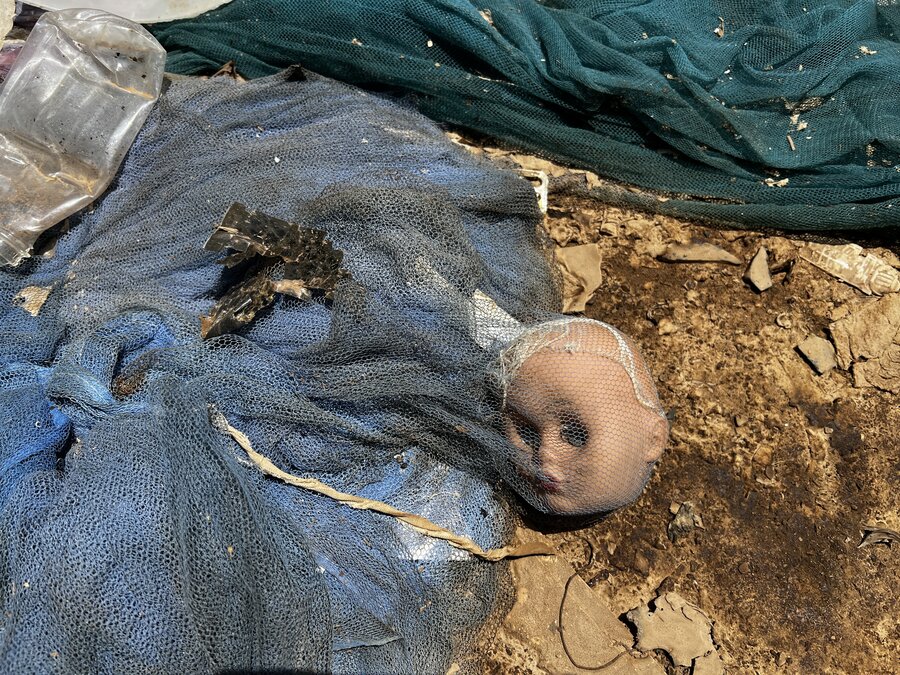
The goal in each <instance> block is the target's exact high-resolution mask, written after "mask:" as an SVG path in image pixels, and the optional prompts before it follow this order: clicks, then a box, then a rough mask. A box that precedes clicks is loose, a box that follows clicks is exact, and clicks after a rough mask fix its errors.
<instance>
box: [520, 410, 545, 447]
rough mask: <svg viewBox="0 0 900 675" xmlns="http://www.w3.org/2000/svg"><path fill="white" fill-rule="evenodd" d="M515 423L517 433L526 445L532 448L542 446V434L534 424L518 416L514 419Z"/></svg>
mask: <svg viewBox="0 0 900 675" xmlns="http://www.w3.org/2000/svg"><path fill="white" fill-rule="evenodd" d="M513 424H515V427H516V433H517V434H518V435H519V438H521V439H522V442H523V443H525V445H527V446H528V447H529V448H531V449H532V450H537V449H538V448H539V447H541V435H540V433H538V430H537V429H536V428H535V427H534V425H533V424H531V423H530V422H528V421H527V420H525V419H523V418H521V417H518V416H516V418H515V419H514V420H513Z"/></svg>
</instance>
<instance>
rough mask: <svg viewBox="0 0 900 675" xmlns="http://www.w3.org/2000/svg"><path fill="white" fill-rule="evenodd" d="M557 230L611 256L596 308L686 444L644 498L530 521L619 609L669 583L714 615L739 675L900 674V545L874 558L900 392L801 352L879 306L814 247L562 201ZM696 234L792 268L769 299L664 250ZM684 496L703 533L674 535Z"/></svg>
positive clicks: (890, 509) (899, 484) (897, 494)
mask: <svg viewBox="0 0 900 675" xmlns="http://www.w3.org/2000/svg"><path fill="white" fill-rule="evenodd" d="M547 222H548V226H549V229H550V231H551V232H553V233H554V236H555V238H556V239H557V243H560V244H564V245H573V244H581V243H588V242H597V243H598V244H599V245H600V247H601V249H602V257H603V263H602V271H603V282H602V285H601V287H600V289H599V290H598V292H597V293H596V294H595V296H594V299H593V301H592V302H591V303H590V304H589V306H588V309H587V311H586V312H585V313H586V315H587V316H590V317H593V318H597V319H602V320H605V321H609V322H610V323H613V324H615V325H616V326H618V327H619V328H621V329H622V330H623V331H625V332H627V333H629V334H630V335H632V336H633V337H634V338H635V339H636V340H637V342H638V343H639V344H640V346H641V347H642V349H643V350H644V352H645V355H646V357H647V360H648V362H649V363H650V364H651V368H652V369H653V370H654V372H655V374H656V375H657V376H658V387H659V392H660V396H661V398H662V401H663V404H664V406H665V407H666V408H667V410H669V411H670V419H671V421H672V433H671V441H670V444H669V447H668V449H667V452H666V454H665V456H664V458H663V461H662V462H661V463H660V465H659V467H658V470H657V472H656V474H655V476H654V477H653V479H652V480H651V482H650V484H649V485H648V488H647V490H646V491H645V492H644V495H643V496H642V497H641V499H640V500H639V501H638V502H637V503H635V504H633V505H631V506H630V507H628V508H626V509H624V510H622V511H620V512H617V513H615V514H613V515H612V516H610V517H608V518H607V519H605V520H603V521H602V522H598V523H595V524H593V525H590V526H588V527H585V528H582V529H574V530H568V531H566V530H563V531H553V529H551V528H548V527H547V526H546V525H544V524H539V523H538V524H533V527H535V528H536V529H541V530H544V531H545V532H546V533H547V535H548V536H549V537H550V539H551V540H552V541H553V542H554V543H555V544H556V545H557V546H558V547H559V549H560V550H561V551H562V552H563V555H564V556H565V557H566V559H567V560H568V561H569V562H570V563H571V564H572V565H573V566H574V567H575V568H576V569H578V570H579V574H580V575H581V577H582V578H583V579H584V580H585V581H586V582H587V583H588V584H589V586H591V587H592V588H593V589H594V590H595V592H596V593H598V594H599V596H600V597H602V598H603V599H605V601H606V602H607V603H608V605H609V606H610V607H611V608H612V610H613V611H614V612H615V613H616V614H620V613H624V612H626V611H627V610H629V609H631V608H633V607H636V606H638V605H641V604H644V603H646V602H648V601H649V600H651V599H653V598H654V597H655V596H656V595H657V590H658V589H661V590H673V589H674V590H676V591H677V592H678V593H679V594H680V595H682V596H683V597H685V598H686V599H688V600H689V601H691V602H693V603H695V604H697V605H698V606H700V607H701V608H703V609H704V610H705V611H706V612H707V613H708V614H709V616H710V617H711V618H712V619H713V621H714V628H713V635H714V638H715V641H716V643H717V645H718V648H719V654H720V656H721V657H722V659H723V661H724V663H725V665H726V667H727V669H728V671H729V672H741V673H773V672H787V673H895V672H898V668H900V666H898V658H900V657H898V656H897V655H898V652H900V617H898V612H897V592H898V591H897V589H898V588H900V564H898V563H900V557H898V556H900V550H898V549H900V546H897V545H896V544H895V545H894V546H893V548H891V547H889V546H887V545H884V544H876V545H870V546H865V547H863V548H858V545H859V544H860V542H861V538H862V528H863V527H864V526H866V525H880V526H882V527H887V528H891V529H894V530H896V529H900V515H898V514H900V440H898V438H897V430H898V429H900V396H898V395H897V394H895V393H890V392H887V391H882V390H878V389H874V388H855V387H854V386H853V379H852V377H851V375H850V373H848V372H847V371H845V370H841V369H839V368H835V369H834V370H831V371H830V372H828V373H826V374H824V375H817V374H816V373H815V371H814V370H813V369H812V368H811V367H810V365H809V364H807V363H806V362H805V361H804V360H803V359H802V358H801V356H800V355H799V354H798V352H797V351H796V350H795V347H796V345H797V344H798V343H800V342H801V341H802V340H803V339H804V338H806V337H807V336H808V335H810V334H814V335H818V336H827V330H826V329H827V326H828V324H829V323H830V322H831V321H832V320H833V319H835V318H838V317H840V316H841V315H844V314H847V313H848V312H849V313H852V312H855V311H858V310H859V309H860V308H861V307H864V306H866V305H867V303H872V302H875V301H876V299H875V298H873V297H870V296H866V295H865V294H863V293H862V292H861V291H858V290H856V289H855V288H853V287H851V286H849V285H847V284H845V283H842V282H840V281H838V280H837V279H835V278H833V277H831V276H829V275H828V274H826V273H825V272H822V271H820V270H819V269H817V268H815V267H813V266H812V265H811V264H809V263H807V262H805V261H802V260H799V259H798V256H797V253H798V250H799V248H800V246H801V245H803V244H804V242H802V241H794V240H790V239H787V238H784V237H767V236H764V235H761V234H758V233H753V232H747V231H729V230H716V229H711V228H708V227H702V226H697V225H692V224H689V223H682V222H678V221H676V220H674V219H671V218H667V217H654V216H650V215H646V214H641V213H638V212H633V211H627V210H623V209H618V208H613V207H607V206H604V205H602V204H599V203H597V202H595V201H592V200H590V199H578V198H572V197H564V196H558V195H552V194H551V197H550V210H549V213H548V221H547ZM689 240H700V241H706V242H711V243H713V244H717V245H718V246H721V247H722V248H724V249H726V250H728V251H730V252H732V253H734V254H735V255H737V256H738V257H740V258H742V259H743V260H745V261H749V260H750V259H751V258H752V256H753V254H754V253H755V252H756V251H757V249H758V247H759V246H760V245H761V244H762V245H765V246H766V247H767V248H768V250H769V251H770V266H771V267H774V268H777V267H778V265H779V264H780V263H785V262H789V261H792V260H793V261H795V262H796V264H795V265H794V267H793V269H792V271H791V273H790V274H785V273H782V274H778V275H775V276H774V281H775V285H774V286H773V287H772V288H771V289H769V290H767V291H765V292H764V293H756V292H754V291H753V290H751V288H750V287H749V286H748V285H747V284H746V283H745V282H744V281H742V278H741V277H742V273H743V271H744V266H733V265H728V264H711V263H686V264H685V263H681V264H673V263H666V262H661V261H659V260H657V259H655V258H654V257H653V253H654V251H658V250H659V245H660V244H665V243H667V242H676V241H677V242H685V241H689ZM874 251H875V252H876V253H879V254H881V255H883V256H884V258H885V259H887V260H889V261H893V262H894V263H895V264H896V258H895V257H893V253H892V252H891V251H889V250H885V249H874ZM683 502H691V503H692V504H693V508H694V511H695V513H697V514H699V516H700V518H701V519H702V528H701V527H697V528H695V529H694V530H693V531H692V532H689V533H687V534H686V535H684V536H683V537H681V538H678V539H677V541H676V542H673V541H672V540H671V539H670V537H669V536H668V534H667V528H668V526H669V524H670V522H671V521H672V520H673V515H672V512H671V511H670V507H671V506H672V505H673V504H675V505H677V504H680V503H683ZM623 618H624V617H623ZM655 656H657V657H658V658H659V660H660V662H661V663H662V664H663V665H664V666H665V667H666V670H667V671H668V672H670V673H680V672H684V673H687V672H689V669H687V668H680V669H679V668H677V667H675V666H673V665H672V664H671V663H670V662H669V661H668V659H667V658H666V656H665V655H664V654H663V653H661V652H659V653H657V654H656V655H655Z"/></svg>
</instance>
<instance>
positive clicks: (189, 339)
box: [0, 71, 556, 673]
mask: <svg viewBox="0 0 900 675" xmlns="http://www.w3.org/2000/svg"><path fill="white" fill-rule="evenodd" d="M234 201H241V202H243V203H245V204H247V205H248V206H249V207H250V208H253V209H259V210H262V211H265V212H267V213H270V214H272V215H274V216H277V217H281V218H284V219H287V220H291V221H294V222H297V223H299V224H301V225H303V226H306V227H316V228H322V229H325V230H326V231H327V232H328V236H329V238H330V239H331V241H333V243H334V245H335V246H336V247H338V248H340V249H342V250H343V251H344V252H345V264H346V266H347V269H348V270H349V272H350V273H351V275H352V278H351V279H349V280H346V281H345V282H343V283H342V285H341V286H340V287H339V289H338V292H337V293H336V296H335V300H334V303H333V305H332V304H328V303H324V302H309V301H306V302H303V301H300V300H296V299H293V298H288V297H279V298H278V299H277V300H276V302H275V304H274V306H273V307H271V308H270V309H268V310H266V311H264V312H263V313H262V314H261V315H260V316H258V317H257V320H256V321H255V322H254V323H253V324H252V325H250V326H248V327H246V328H245V329H243V330H242V331H240V334H239V335H226V336H224V337H222V338H217V339H213V340H209V341H203V340H202V339H201V338H200V334H199V321H198V317H199V316H200V315H201V314H203V313H204V312H206V311H208V310H209V309H210V307H211V306H212V305H213V304H214V302H215V300H216V298H218V297H220V296H221V295H222V293H223V292H224V290H225V288H226V287H227V286H228V278H227V274H226V273H225V272H224V271H223V268H222V266H221V265H219V264H218V263H217V260H218V259H219V258H221V254H219V253H212V252H208V251H205V250H204V249H203V244H204V242H205V240H206V239H207V237H208V236H209V235H210V233H211V232H212V229H213V227H214V225H215V224H216V223H217V222H218V221H219V220H220V219H221V218H222V216H223V214H224V213H225V211H226V210H227V208H228V207H229V206H230V205H231V203H232V202H234ZM538 218H539V214H538V213H537V211H536V206H535V199H534V194H533V191H532V190H531V187H530V186H529V184H528V183H527V182H525V181H524V180H521V179H519V178H517V177H516V176H514V175H511V174H508V173H504V172H501V171H499V170H497V169H495V168H493V167H491V166H490V165H488V164H486V163H481V162H480V161H478V160H476V159H473V158H472V157H471V156H469V155H468V154H467V153H466V152H465V151H463V150H461V149H458V148H456V147H455V146H453V145H452V144H450V143H449V142H447V141H446V140H445V138H444V137H443V135H442V134H441V132H440V131H439V130H438V129H436V128H435V127H434V126H433V125H432V124H431V123H429V122H428V121H427V120H426V119H424V118H423V117H421V116H419V115H418V114H417V113H415V112H412V111H410V110H407V109H404V108H401V107H397V106H396V105H393V104H390V103H387V102H385V101H383V100H381V99H379V98H377V97H373V96H371V95H368V94H366V93H364V92H362V91H359V90H356V89H353V88H351V87H348V86H345V85H341V84H337V83H334V82H332V81H330V80H326V79H324V78H320V77H318V76H309V78H308V79H306V80H303V79H302V78H301V77H299V76H298V73H297V71H290V72H287V73H284V74H281V75H277V76H274V77H270V78H263V79H259V80H256V81H253V82H252V83H249V84H245V85H239V84H236V83H234V82H231V81H226V80H224V79H215V80H210V81H200V80H176V81H174V82H173V83H171V85H170V86H169V87H168V89H167V91H166V92H165V93H164V95H163V96H162V98H161V99H160V101H159V103H158V105H157V107H156V108H155V109H154V111H153V112H152V113H151V115H150V117H149V119H148V122H147V123H146V125H145V127H144V129H143V130H142V132H141V134H140V136H139V137H138V139H137V141H136V143H135V144H134V146H133V148H132V150H131V152H130V153H129V155H128V156H127V158H126V160H125V162H124V164H123V166H122V169H121V171H120V174H119V176H118V178H117V180H116V181H115V183H114V184H113V186H112V187H111V188H110V190H109V191H108V193H107V194H106V195H105V196H104V197H103V198H102V199H101V200H99V201H98V202H97V203H95V204H94V205H93V206H92V207H91V208H90V209H88V210H86V211H85V212H83V213H82V214H80V215H79V216H77V217H74V218H73V219H71V222H70V224H69V225H70V227H69V229H68V232H67V233H66V234H65V235H64V236H62V238H61V239H60V240H59V242H58V244H57V246H56V249H55V254H54V255H53V256H52V257H40V258H33V259H30V260H28V261H27V262H26V263H23V264H22V265H21V266H20V267H18V268H15V269H4V270H2V271H0V312H2V323H0V326H2V328H0V410H2V413H0V415H2V417H3V423H2V424H0V467H2V468H0V536H2V539H0V576H2V578H3V580H4V582H5V583H4V584H3V587H2V590H0V604H2V610H3V611H2V620H0V636H2V648H0V664H2V665H0V669H2V670H3V671H4V672H98V673H126V672H127V673H162V672H165V673H206V672H219V671H222V670H227V669H237V670H247V669H264V668H292V669H297V670H301V671H303V670H306V671H315V672H321V671H327V670H333V671H335V672H391V673H403V672H406V673H426V672H435V673H443V672H445V671H446V670H447V668H448V666H449V665H450V663H451V662H452V661H453V660H454V659H456V660H457V661H459V662H460V663H461V664H462V665H463V668H464V670H465V669H466V668H468V667H473V663H474V660H475V658H476V656H477V655H476V654H472V653H471V644H472V641H473V640H474V638H475V635H476V632H477V630H478V629H479V628H480V627H481V626H483V625H485V623H486V622H490V621H491V620H492V617H494V616H496V614H497V612H498V610H499V609H502V608H503V607H504V606H505V604H506V602H507V601H508V595H507V594H506V593H505V592H504V591H503V590H502V589H503V588H504V587H505V586H504V585H503V584H500V583H498V581H502V577H503V575H504V567H503V566H502V564H496V563H486V562H481V561H478V560H475V559H473V558H472V557H470V556H469V555H467V554H462V553H460V552H458V551H456V550H455V549H451V548H450V547H449V546H448V545H447V544H445V543H443V542H436V541H434V540H430V539H426V538H424V537H422V536H420V535H418V534H415V533H414V532H412V531H411V530H409V529H408V528H407V527H406V526H403V525H400V524H398V523H397V522H395V521H393V520H392V519H390V518H387V517H384V516H379V515H375V514H372V513H369V512H362V511H355V510H352V509H349V508H347V507H345V506H342V505H340V504H338V503H336V502H333V501H331V500H329V499H327V498H325V497H322V496H319V495H316V494H313V493H309V492H305V491H303V490H300V489H298V488H296V487H291V486H287V485H284V484H282V483H280V482H278V481H274V480H271V479H267V478H264V477H263V475H262V474H261V473H260V472H259V471H258V470H256V468H255V467H253V466H252V465H251V464H250V463H249V461H248V460H247V457H246V455H245V454H244V453H243V451H242V450H241V449H240V448H239V447H238V446H237V445H236V444H235V443H234V441H233V440H232V439H231V438H230V437H228V436H227V435H224V434H223V433H221V432H220V431H219V430H218V429H216V428H215V427H214V425H213V424H211V422H210V406H213V407H214V408H215V409H216V410H218V411H219V412H220V413H221V414H223V415H224V416H225V417H226V418H227V419H228V420H229V421H230V423H231V424H232V425H234V426H235V427H236V428H238V429H240V430H242V431H244V432H245V433H247V434H248V436H249V437H250V439H251V440H252V442H253V444H254V447H255V448H256V449H257V450H258V451H259V452H262V453H263V454H264V455H266V456H268V457H269V458H271V459H272V461H273V462H274V463H275V464H276V465H277V466H279V467H281V468H283V469H284V470H286V471H289V472H291V473H295V474H297V475H302V476H310V477H315V478H319V479H321V480H323V481H325V482H326V483H328V484H330V485H332V486H334V487H335V488H337V489H339V490H343V491H346V492H351V493H356V494H360V495H363V496H367V497H371V498H374V499H379V500H383V501H387V502H389V503H391V504H393V505H394V506H397V507H399V508H401V509H406V510H408V511H411V512H414V513H420V514H422V515H424V516H426V517H429V518H431V519H433V520H434V521H436V522H438V523H439V524H441V525H444V526H446V527H448V528H451V529H453V530H454V531H457V532H458V533H460V534H466V535H468V536H471V537H472V538H473V539H474V540H475V541H476V542H477V543H478V544H479V545H481V546H482V547H485V548H488V547H492V546H497V545H500V544H501V543H504V542H505V540H506V539H507V537H508V535H509V530H510V526H511V519H510V509H509V507H508V506H507V501H506V498H505V497H504V496H503V493H502V492H498V491H497V490H496V489H495V488H496V485H495V483H496V481H497V476H496V472H495V470H494V468H493V464H492V462H491V460H490V457H489V455H490V452H491V448H494V447H497V446H499V445H502V444H504V443H505V440H504V438H503V435H502V432H501V431H498V429H497V428H496V425H495V424H494V423H493V422H491V421H490V420H491V415H490V408H491V406H492V402H491V400H490V398H489V396H487V395H486V394H485V386H484V381H485V376H486V375H485V374H486V372H487V371H488V370H489V368H490V364H491V363H492V362H494V361H495V359H496V356H497V355H496V354H495V353H490V352H489V351H485V350H483V349H481V348H480V347H478V345H476V344H474V342H473V340H472V337H471V334H470V332H469V329H468V327H467V321H468V317H467V314H466V308H467V306H468V305H467V303H468V298H469V297H470V296H471V294H472V293H473V292H474V291H475V290H476V289H480V290H482V291H484V292H485V293H487V294H488V295H490V296H491V297H493V298H494V299H495V300H497V302H498V303H500V304H501V305H502V306H503V307H504V308H505V309H506V310H507V311H508V312H510V313H512V314H514V315H515V316H516V317H517V318H519V319H522V320H525V321H529V320H533V319H537V318H541V317H544V316H547V312H548V311H549V310H551V309H553V308H554V307H555V306H556V298H555V296H554V292H553V290H552V283H551V278H550V272H549V270H548V266H547V264H546V262H545V260H544V258H543V257H542V255H541V253H540V251H539V249H538V246H537V235H536V224H537V222H538ZM436 275H437V276H436ZM435 279H440V280H442V281H441V283H440V284H438V285H437V286H436V285H435ZM29 287H42V288H47V287H49V288H50V293H49V296H48V298H47V301H46V303H45V304H44V305H43V307H42V308H41V309H40V311H39V313H38V314H37V315H36V316H31V315H30V314H28V313H26V312H25V311H24V310H23V309H22V308H21V307H19V306H16V304H15V303H14V302H13V298H14V296H15V295H16V294H17V293H19V292H20V291H22V290H23V289H26V288H29Z"/></svg>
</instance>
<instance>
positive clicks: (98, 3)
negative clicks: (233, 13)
mask: <svg viewBox="0 0 900 675" xmlns="http://www.w3.org/2000/svg"><path fill="white" fill-rule="evenodd" d="M229 2H231V0H128V1H127V2H123V0H33V1H32V2H30V3H29V4H32V5H34V6H36V7H40V8H41V9H73V8H76V7H78V8H89V9H102V10H104V11H106V12H110V13H112V14H118V15H119V16H121V17H123V18H125V19H128V20H130V21H135V22H136V23H157V22H161V21H174V20H175V19H192V18H194V17H195V16H200V15H201V14H203V13H204V12H208V11H209V10H211V9H215V8H216V7H221V6H222V5H227V4H228V3H229Z"/></svg>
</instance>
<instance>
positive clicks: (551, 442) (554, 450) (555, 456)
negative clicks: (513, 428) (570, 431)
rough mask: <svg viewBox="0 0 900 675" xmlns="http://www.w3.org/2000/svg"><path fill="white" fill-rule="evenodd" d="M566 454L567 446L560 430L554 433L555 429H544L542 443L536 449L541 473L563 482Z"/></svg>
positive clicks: (536, 457)
mask: <svg viewBox="0 0 900 675" xmlns="http://www.w3.org/2000/svg"><path fill="white" fill-rule="evenodd" d="M566 456H567V454H566V448H565V447H564V445H563V443H562V442H561V441H560V438H559V433H558V430H557V431H556V432H555V433H554V430H553V429H549V428H548V429H544V430H543V433H542V434H541V443H540V445H539V446H538V447H537V448H536V449H535V451H534V459H535V462H536V463H537V465H538V468H539V470H540V472H541V475H542V476H544V477H545V478H547V479H549V480H552V481H555V482H562V480H563V475H564V471H563V464H564V463H565V461H566Z"/></svg>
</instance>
